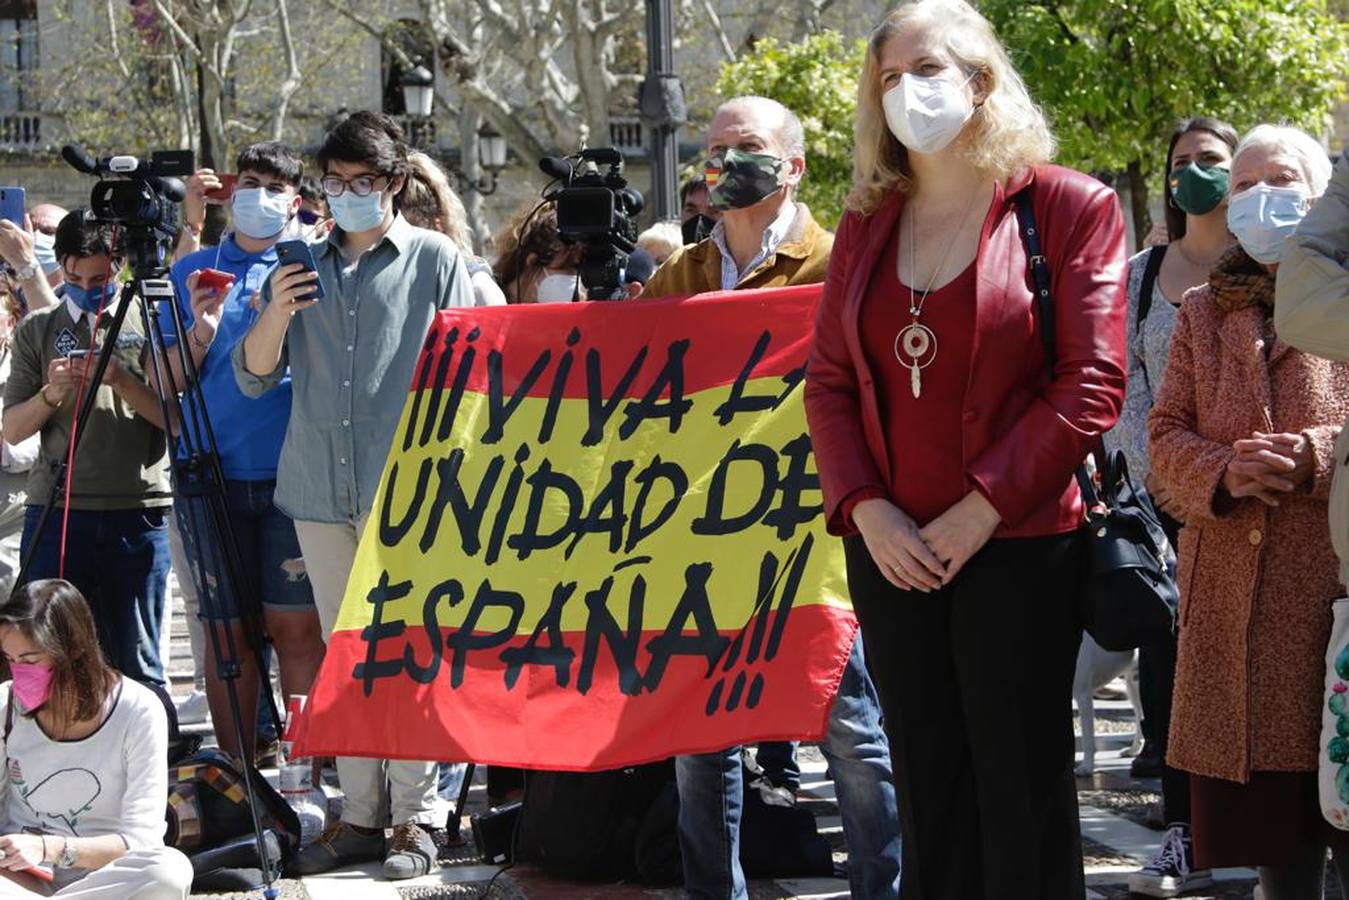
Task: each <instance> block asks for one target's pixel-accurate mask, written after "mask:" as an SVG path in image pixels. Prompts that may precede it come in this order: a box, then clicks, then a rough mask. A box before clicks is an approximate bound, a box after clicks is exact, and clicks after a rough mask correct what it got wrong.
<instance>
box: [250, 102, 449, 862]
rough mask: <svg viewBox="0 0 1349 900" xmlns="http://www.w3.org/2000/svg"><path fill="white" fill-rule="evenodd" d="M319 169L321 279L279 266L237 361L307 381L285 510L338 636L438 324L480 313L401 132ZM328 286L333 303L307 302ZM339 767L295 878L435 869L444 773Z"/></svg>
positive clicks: (324, 152) (332, 150) (359, 763)
mask: <svg viewBox="0 0 1349 900" xmlns="http://www.w3.org/2000/svg"><path fill="white" fill-rule="evenodd" d="M318 161H319V166H320V167H321V168H322V169H323V173H324V175H323V179H322V184H323V189H324V192H325V193H327V195H328V205H329V207H330V208H331V210H332V213H333V219H334V221H335V226H334V228H333V230H332V232H331V233H330V234H329V235H328V238H327V240H325V241H324V242H322V243H319V244H314V245H312V247H311V249H312V257H313V260H312V262H313V264H314V266H315V268H316V270H317V271H311V270H308V269H307V267H306V265H303V264H300V263H291V264H287V265H282V266H278V267H277V269H276V270H275V272H274V273H273V274H272V276H271V278H270V280H269V281H268V282H267V283H266V285H265V286H264V287H263V291H262V304H263V308H262V313H261V314H260V315H259V316H258V318H257V321H256V322H254V323H253V327H252V328H251V329H250V330H249V332H248V333H247V335H245V336H244V339H243V340H242V341H241V342H240V343H239V344H238V345H237V346H236V347H235V348H234V352H233V357H232V358H233V363H234V372H235V377H236V378H237V379H238V384H239V388H240V389H241V390H242V391H243V393H244V395H245V396H248V397H260V396H262V395H263V394H265V393H267V392H268V391H271V390H274V389H275V388H277V387H278V386H279V385H280V384H281V382H282V381H283V380H284V378H285V375H286V371H287V366H289V369H290V372H291V375H292V377H293V379H294V382H293V394H292V403H291V417H290V421H289V424H288V425H287V429H286V439H285V444H284V447H283V449H282V452H281V460H280V463H279V464H278V468H277V491H276V505H277V508H279V509H281V510H282V511H283V512H285V513H286V514H288V515H290V516H291V517H293V518H294V520H295V529H296V532H297V536H298V537H299V540H300V548H301V550H302V551H303V553H304V561H305V568H306V569H307V571H308V573H309V577H310V580H311V582H312V584H313V588H314V599H315V601H316V604H317V606H318V612H319V619H320V620H321V622H322V628H323V634H324V636H325V639H326V637H327V636H328V635H331V634H332V631H333V627H334V625H335V624H336V621H337V614H338V611H339V609H340V607H341V604H342V597H343V594H344V593H345V591H346V585H347V579H348V577H349V575H350V573H351V567H352V564H353V563H354V561H355V558H356V546H357V543H358V542H359V540H360V535H361V531H362V530H363V528H364V527H365V523H366V520H367V519H368V517H369V515H370V511H371V508H372V506H373V505H374V497H375V490H376V488H377V487H378V486H379V480H380V476H381V475H382V473H383V470H384V461H385V456H386V454H387V452H388V448H389V444H390V443H391V441H392V440H393V433H394V430H395V429H396V428H397V425H398V420H399V417H400V416H401V415H402V410H403V400H404V397H405V395H406V393H407V389H408V385H409V384H411V382H412V374H413V369H414V367H415V365H416V362H417V357H418V356H419V355H420V353H421V349H422V342H423V340H424V339H425V337H426V333H427V330H428V329H429V327H430V325H431V322H432V320H433V319H434V317H435V315H436V313H437V312H438V311H439V310H442V309H446V308H449V307H460V306H472V305H473V289H472V287H471V286H470V284H469V276H468V271H467V269H466V267H465V265H464V260H463V257H462V256H461V254H460V253H459V252H458V250H456V249H455V247H454V244H453V242H451V241H450V239H449V238H447V237H446V236H445V235H443V234H439V233H437V232H432V231H427V230H425V229H421V228H415V227H413V226H412V225H410V224H409V223H408V221H407V220H406V219H405V218H404V217H403V216H402V215H401V214H400V213H399V212H398V203H399V198H400V196H401V194H402V192H403V188H404V186H405V184H406V182H407V178H408V147H407V143H406V142H405V140H404V138H403V130H402V128H401V127H399V125H398V123H397V122H395V121H394V120H393V119H392V118H390V117H389V116H387V115H383V114H380V113H372V112H356V113H353V114H352V115H350V116H348V117H347V118H346V119H344V120H343V121H342V122H341V123H339V124H338V125H337V126H336V127H335V128H334V129H333V130H332V131H330V132H329V133H328V135H327V137H326V138H325V139H324V142H323V147H322V148H321V149H320V151H319V154H318ZM316 282H317V283H318V284H319V285H320V286H321V288H322V291H323V297H322V299H317V300H316V299H310V295H311V292H312V291H313V290H314V288H315V283H316ZM337 771H338V776H339V777H340V779H341V782H342V790H343V792H344V793H345V794H346V799H345V801H344V804H343V809H342V821H341V822H339V823H337V824H336V825H334V826H333V827H331V828H329V829H328V830H326V831H325V832H324V833H323V836H322V837H320V838H319V840H318V841H316V842H315V843H313V844H311V845H310V846H308V847H306V848H305V849H304V850H303V851H301V852H300V854H299V855H298V857H297V859H296V861H295V864H294V868H295V870H296V871H297V873H299V874H305V875H308V874H315V873H318V872H323V871H327V870H328V869H332V868H336V867H338V866H342V865H348V864H350V863H354V862H361V861H366V860H373V859H379V858H381V857H382V858H383V859H384V874H385V876H386V877H388V878H395V879H396V878H412V877H415V876H418V875H424V874H426V873H427V872H428V871H429V870H431V869H434V868H435V867H436V865H437V859H436V858H437V855H438V850H437V848H436V846H435V844H434V841H433V839H432V832H433V831H434V826H433V822H434V821H435V820H436V818H437V815H436V810H435V802H436V766H435V764H434V763H432V762H413V761H406V760H378V759H355V758H339V759H338V760H337ZM386 808H387V810H388V813H389V814H391V816H392V824H393V840H392V841H391V842H390V844H389V845H388V847H387V848H386V847H385V842H384V826H385V815H386V813H385V809H386Z"/></svg>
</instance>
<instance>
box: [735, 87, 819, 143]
mask: <svg viewBox="0 0 1349 900" xmlns="http://www.w3.org/2000/svg"><path fill="white" fill-rule="evenodd" d="M737 106H738V107H741V108H742V109H752V110H755V111H757V112H768V113H771V114H773V115H777V116H781V117H782V118H781V120H780V121H779V122H778V125H777V127H776V128H774V129H773V131H774V133H775V134H776V136H777V139H778V143H780V144H781V145H782V150H783V152H784V153H785V154H786V155H787V156H801V157H804V156H805V155H806V130H805V128H804V127H803V126H802V125H801V120H800V119H799V118H798V117H797V115H796V113H794V112H792V111H791V110H790V109H788V108H787V107H785V106H783V105H782V104H781V103H780V102H778V101H777V100H774V99H773V98H772V97H760V96H757V95H754V94H747V95H745V96H742V97H734V98H732V99H730V100H727V101H726V102H725V103H723V104H721V106H719V107H717V111H718V112H720V111H721V110H723V109H729V108H732V107H737Z"/></svg>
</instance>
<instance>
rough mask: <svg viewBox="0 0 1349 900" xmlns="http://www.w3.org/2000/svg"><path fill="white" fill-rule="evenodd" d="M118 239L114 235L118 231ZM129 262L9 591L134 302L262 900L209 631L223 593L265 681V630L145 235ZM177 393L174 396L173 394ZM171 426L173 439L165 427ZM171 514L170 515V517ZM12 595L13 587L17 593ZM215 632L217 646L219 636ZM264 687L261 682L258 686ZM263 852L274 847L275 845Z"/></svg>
mask: <svg viewBox="0 0 1349 900" xmlns="http://www.w3.org/2000/svg"><path fill="white" fill-rule="evenodd" d="M119 232H121V229H119ZM127 243H128V245H129V246H128V248H127V249H128V251H129V252H128V253H127V255H128V258H129V260H130V264H131V266H132V274H133V278H132V279H131V280H130V281H128V282H127V283H126V284H125V285H123V287H122V290H121V293H120V296H119V300H118V306H117V309H116V311H115V312H114V313H113V316H112V323H111V325H110V326H109V328H108V331H107V333H106V334H105V335H104V336H103V339H102V340H103V346H102V348H101V350H100V352H99V354H98V357H97V362H96V363H95V366H94V370H93V372H92V373H91V374H90V376H89V378H88V383H87V385H86V387H85V390H84V393H83V395H82V396H81V397H80V405H79V406H78V408H77V413H76V417H75V421H74V423H73V429H72V432H71V443H72V444H73V446H72V447H71V448H70V450H69V452H68V453H67V455H66V457H65V458H64V459H62V460H61V461H60V462H59V463H58V464H57V467H56V479H55V482H54V484H53V485H52V490H51V495H50V496H49V498H48V500H47V502H46V504H45V505H44V506H43V507H42V509H41V513H40V514H39V517H38V522H37V528H36V529H35V530H34V532H33V534H34V537H33V543H32V546H30V547H29V548H28V549H27V552H26V553H25V555H24V559H23V562H22V565H21V566H20V569H19V573H18V576H17V578H16V579H15V584H16V586H17V585H23V584H25V583H26V582H27V580H28V572H29V569H30V566H31V564H32V561H33V559H34V557H35V555H36V551H37V548H38V546H39V543H40V539H41V536H42V535H43V533H44V529H45V528H46V525H47V521H48V519H49V518H50V515H51V513H52V511H53V510H54V509H57V508H59V507H64V505H65V502H66V501H67V499H68V498H67V497H65V485H66V476H67V473H68V471H69V467H70V465H71V462H70V461H71V460H73V459H74V457H75V454H76V453H77V452H78V451H79V446H80V442H81V440H82V439H83V438H84V434H85V428H86V426H87V424H88V421H89V418H90V416H91V414H92V412H93V409H94V401H95V399H96V397H97V395H98V390H99V388H100V387H101V386H102V384H103V380H104V377H105V375H106V373H107V369H108V365H109V362H110V361H111V358H112V354H113V352H114V351H115V348H116V346H117V339H118V336H119V335H120V334H121V331H122V327H123V325H124V323H125V321H126V317H127V314H128V312H129V311H130V309H131V307H132V306H133V305H134V304H135V302H136V298H137V297H138V296H139V298H140V307H141V309H140V314H141V322H142V324H143V327H144V330H145V340H146V341H147V345H148V346H147V350H148V351H149V352H148V354H147V355H148V364H147V366H146V368H147V373H146V374H147V376H151V377H152V378H153V381H152V382H151V387H152V388H153V389H154V390H155V392H156V393H157V395H158V397H159V405H160V410H161V412H162V414H163V417H164V423H165V427H166V430H167V431H168V432H169V436H170V439H169V442H168V443H169V452H170V453H172V454H173V455H172V460H173V462H172V469H173V474H174V483H175V487H176V493H177V496H178V499H179V502H180V503H182V505H183V507H184V510H183V511H184V515H182V516H180V517H179V525H180V527H181V528H182V530H183V532H184V538H185V540H184V544H185V545H188V546H190V547H191V550H190V551H189V556H190V557H191V565H192V568H193V572H192V573H191V574H192V577H193V579H194V582H195V584H196V585H197V590H198V597H199V604H200V606H201V610H202V613H203V614H204V616H205V618H206V620H207V621H206V627H207V628H208V630H209V632H210V640H211V648H212V651H213V652H214V655H215V660H216V674H217V676H218V677H219V678H220V679H221V682H222V683H223V684H224V685H225V688H226V694H227V696H228V698H229V707H230V718H231V723H230V724H231V726H232V728H233V732H234V736H235V739H236V741H237V746H238V747H239V750H240V753H241V755H246V756H245V757H244V758H242V759H241V760H240V762H241V765H240V771H241V773H242V776H243V782H244V789H245V791H246V793H247V797H248V803H249V813H250V816H251V819H252V822H251V824H252V827H253V835H254V838H255V840H256V843H257V852H258V861H259V865H260V868H261V871H262V878H263V888H262V891H263V896H264V897H265V898H267V900H275V898H276V897H277V888H276V886H275V882H276V879H277V878H278V877H279V875H280V864H281V861H282V860H281V858H280V857H279V855H278V854H277V853H275V852H269V842H268V840H267V837H266V833H265V830H264V828H263V826H262V818H261V815H260V812H259V804H260V803H261V802H262V798H261V797H260V795H259V793H258V790H257V780H258V779H261V778H262V775H261V773H259V772H258V771H257V769H256V767H255V766H254V764H253V760H252V747H250V746H248V745H246V744H245V742H244V735H245V729H244V722H243V716H242V713H241V711H240V708H239V694H238V685H237V680H238V678H239V676H240V672H241V669H240V648H239V646H238V644H237V642H236V640H235V636H234V633H233V631H232V630H231V629H230V628H228V627H217V625H218V624H219V623H220V621H221V618H220V616H219V615H217V613H218V611H219V610H220V609H221V605H220V604H221V603H222V602H223V597H224V596H225V594H224V592H225V591H228V592H229V593H230V595H231V596H233V597H234V598H235V602H236V604H237V606H238V611H239V616H240V619H241V621H242V623H243V626H244V634H245V637H246V643H247V645H248V646H247V648H246V650H247V651H248V652H251V653H252V654H253V658H254V661H255V663H256V665H257V668H258V672H259V675H260V676H261V677H262V678H263V679H266V677H267V674H266V669H265V668H264V667H263V665H262V662H263V642H264V640H265V638H264V628H263V623H262V616H261V605H260V603H259V601H258V598H257V596H256V593H255V592H254V590H253V587H252V584H251V582H250V581H249V579H248V577H247V573H246V572H245V571H244V567H243V563H242V558H241V556H240V553H239V548H238V543H237V541H236V538H235V534H234V531H233V528H232V527H231V524H230V518H229V511H228V508H227V505H226V500H225V476H224V470H223V469H222V467H221V464H220V457H219V454H218V452H217V447H216V440H215V432H214V430H213V429H212V427H211V421H210V415H209V413H208V411H207V408H206V400H205V397H204V396H203V395H202V391H201V381H200V377H199V375H200V373H199V372H198V370H197V366H196V364H195V363H194V362H193V359H192V354H191V353H190V352H189V350H188V343H187V342H188V337H187V333H186V329H185V327H184V324H183V317H182V312H181V310H180V309H179V308H178V304H177V303H176V302H175V299H174V289H173V283H172V282H170V281H168V280H167V279H165V278H164V277H162V276H163V275H164V274H165V271H166V267H165V266H164V265H163V263H162V256H163V251H162V248H160V247H159V245H158V241H157V240H156V239H155V238H154V236H153V235H147V236H144V237H143V238H142V239H140V240H137V236H128V237H127ZM160 301H167V302H166V304H165V305H166V306H167V308H168V310H169V312H170V318H171V320H172V326H173V332H172V333H173V335H174V336H175V338H176V342H175V344H174V346H173V347H170V346H169V345H168V344H167V343H166V342H165V340H164V337H163V332H162V331H161V330H160V321H159V319H160V315H161V313H160V310H159V303H160ZM97 340H98V334H97V332H96V331H95V330H93V329H91V334H90V343H91V345H92V344H93V343H94V342H95V341H97ZM175 349H176V351H177V354H178V360H179V364H180V367H181V368H180V371H181V372H182V373H183V380H184V381H185V382H186V384H183V385H178V384H175V383H174V380H173V376H172V374H171V373H172V369H171V367H170V359H171V357H170V353H172V352H174V350H175ZM180 391H181V395H180ZM174 423H177V426H178V427H177V435H176V440H175V439H174V438H175V436H174V434H173V431H174V428H173V424H174ZM169 514H170V515H172V514H173V512H172V511H170V513H169ZM16 590H17V587H16ZM222 631H223V632H224V635H223V637H222V635H221V632H222ZM263 684H264V685H267V684H268V682H267V681H265V680H264V681H263ZM263 694H264V695H265V697H266V701H267V712H268V715H269V716H270V718H271V720H272V722H273V723H274V724H275V726H276V729H277V732H278V734H280V731H281V721H280V714H279V712H278V710H277V708H276V703H275V701H274V700H273V697H272V692H271V690H270V687H267V689H265V690H264V691H263ZM272 846H275V844H274V842H273V844H272Z"/></svg>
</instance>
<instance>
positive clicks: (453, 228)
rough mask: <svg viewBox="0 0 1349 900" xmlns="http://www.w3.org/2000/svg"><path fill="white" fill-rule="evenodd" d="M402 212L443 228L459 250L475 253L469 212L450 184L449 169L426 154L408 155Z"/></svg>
mask: <svg viewBox="0 0 1349 900" xmlns="http://www.w3.org/2000/svg"><path fill="white" fill-rule="evenodd" d="M398 209H399V212H401V213H402V214H403V216H404V217H405V218H406V219H407V220H408V221H409V222H411V223H412V224H413V225H416V226H417V227H419V228H427V229H430V230H431V231H439V232H441V233H442V234H444V235H445V236H446V237H448V238H449V239H450V240H452V241H454V243H455V246H457V247H458V248H459V252H461V253H463V254H464V255H465V256H468V257H472V256H474V255H475V254H474V251H473V235H472V233H471V232H470V231H469V227H468V211H467V210H465V209H464V204H463V202H462V201H461V200H460V199H459V196H458V195H457V194H455V192H454V189H453V188H451V187H450V179H449V178H448V177H447V176H446V175H445V170H444V169H442V168H441V167H440V166H439V165H437V164H436V161H435V160H434V159H432V158H431V157H429V156H427V155H426V154H425V153H422V152H420V151H416V150H414V151H413V152H411V153H409V154H408V179H407V186H406V187H404V188H403V194H402V196H401V197H400V198H399V207H398Z"/></svg>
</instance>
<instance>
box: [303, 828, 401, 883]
mask: <svg viewBox="0 0 1349 900" xmlns="http://www.w3.org/2000/svg"><path fill="white" fill-rule="evenodd" d="M383 855H384V831H383V829H377V830H372V831H371V832H370V833H368V834H363V833H362V832H360V831H357V830H356V828H355V827H354V826H352V825H349V824H347V823H346V822H338V823H337V824H336V825H331V826H329V827H328V828H326V829H324V831H323V834H321V835H319V837H318V840H316V841H314V843H312V844H310V845H309V846H308V847H305V848H304V849H303V850H301V851H300V852H299V853H297V854H295V859H294V860H293V861H292V862H291V864H290V871H291V874H293V875H318V874H320V873H323V872H328V871H331V870H332V869H336V868H339V867H341V866H348V865H351V864H353V863H361V862H370V861H371V860H376V859H379V858H380V857H381V856H383Z"/></svg>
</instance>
